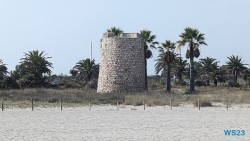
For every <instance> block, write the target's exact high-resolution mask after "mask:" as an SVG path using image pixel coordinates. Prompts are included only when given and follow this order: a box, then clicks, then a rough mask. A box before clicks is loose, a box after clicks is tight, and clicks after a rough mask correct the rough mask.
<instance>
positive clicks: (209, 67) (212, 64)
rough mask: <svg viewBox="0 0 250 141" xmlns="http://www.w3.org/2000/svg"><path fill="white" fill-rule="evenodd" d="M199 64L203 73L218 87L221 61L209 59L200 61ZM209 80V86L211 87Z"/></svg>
mask: <svg viewBox="0 0 250 141" xmlns="http://www.w3.org/2000/svg"><path fill="white" fill-rule="evenodd" d="M199 63H200V64H201V65H202V70H203V72H202V73H203V74H205V75H206V76H208V77H209V78H211V79H213V81H214V84H215V85H217V76H218V75H219V74H220V73H219V66H218V63H219V61H216V59H214V58H210V57H207V58H202V59H200V61H199ZM209 78H208V79H207V85H210V84H209V81H210V80H209Z"/></svg>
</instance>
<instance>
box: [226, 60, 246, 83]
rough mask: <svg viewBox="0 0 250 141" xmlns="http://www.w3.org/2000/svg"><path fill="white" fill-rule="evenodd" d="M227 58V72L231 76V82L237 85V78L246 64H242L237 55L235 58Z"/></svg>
mask: <svg viewBox="0 0 250 141" xmlns="http://www.w3.org/2000/svg"><path fill="white" fill-rule="evenodd" d="M227 58H228V59H229V61H227V62H226V64H227V68H228V71H229V73H230V74H232V75H233V82H234V83H237V82H238V81H237V80H238V76H239V75H240V74H242V73H243V72H244V70H245V69H247V68H246V67H245V65H248V64H243V61H242V58H241V57H239V56H238V55H237V56H234V55H232V56H230V57H227Z"/></svg>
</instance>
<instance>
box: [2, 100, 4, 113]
mask: <svg viewBox="0 0 250 141" xmlns="http://www.w3.org/2000/svg"><path fill="white" fill-rule="evenodd" d="M3 109H4V106H3V98H2V111H3Z"/></svg>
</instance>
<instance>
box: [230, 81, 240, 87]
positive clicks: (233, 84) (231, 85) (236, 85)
mask: <svg viewBox="0 0 250 141" xmlns="http://www.w3.org/2000/svg"><path fill="white" fill-rule="evenodd" d="M228 86H229V87H240V84H239V83H235V82H228Z"/></svg>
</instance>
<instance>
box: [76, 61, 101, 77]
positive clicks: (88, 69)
mask: <svg viewBox="0 0 250 141" xmlns="http://www.w3.org/2000/svg"><path fill="white" fill-rule="evenodd" d="M73 70H75V71H76V72H77V74H76V77H78V78H79V79H85V80H87V81H90V80H91V79H92V77H94V76H97V75H98V73H99V65H96V64H95V60H94V59H93V60H90V59H89V58H88V59H86V60H80V61H79V62H78V63H77V64H76V65H75V66H74V68H73ZM72 72H73V71H72Z"/></svg>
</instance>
